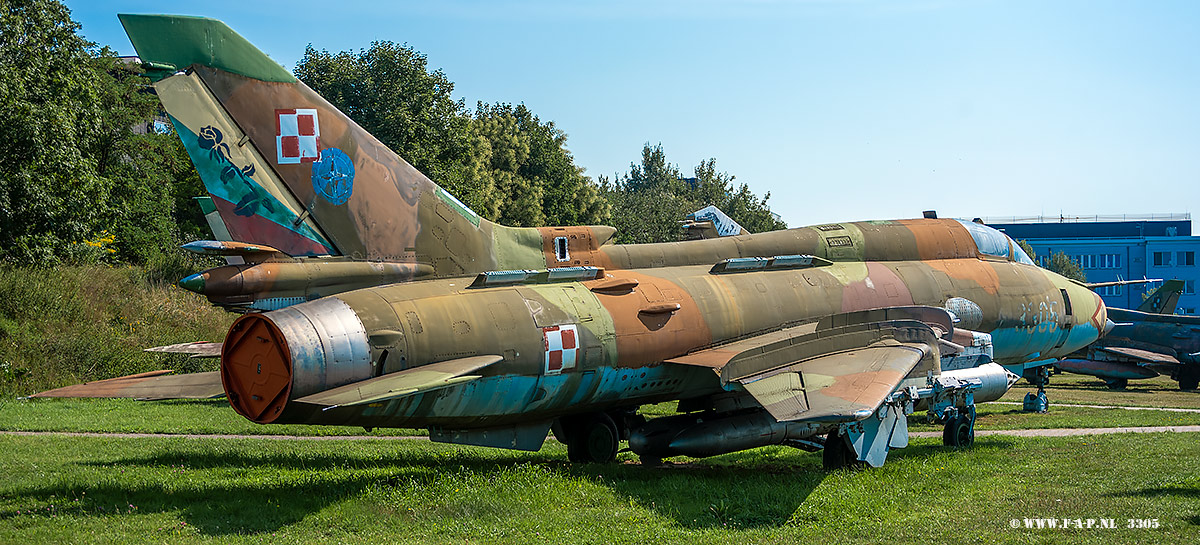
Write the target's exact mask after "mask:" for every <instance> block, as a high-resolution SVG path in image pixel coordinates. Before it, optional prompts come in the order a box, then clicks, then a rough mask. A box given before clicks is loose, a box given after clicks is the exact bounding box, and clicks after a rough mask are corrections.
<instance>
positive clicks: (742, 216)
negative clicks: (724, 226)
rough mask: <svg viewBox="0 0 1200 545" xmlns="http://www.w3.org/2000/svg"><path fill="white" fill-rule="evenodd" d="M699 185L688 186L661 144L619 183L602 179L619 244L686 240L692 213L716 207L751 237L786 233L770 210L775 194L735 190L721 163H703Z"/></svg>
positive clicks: (696, 178) (632, 166) (737, 187)
mask: <svg viewBox="0 0 1200 545" xmlns="http://www.w3.org/2000/svg"><path fill="white" fill-rule="evenodd" d="M694 173H695V175H694V180H690V181H685V179H684V176H683V174H682V172H681V171H680V170H679V167H678V166H677V165H674V164H671V163H669V162H668V161H667V158H666V153H665V152H663V149H662V144H658V145H656V146H653V147H651V146H650V144H649V143H647V144H646V145H645V146H643V147H642V160H641V163H630V165H629V172H627V173H625V174H623V175H622V176H621V177H620V178H619V179H618V180H616V181H615V182H614V181H611V180H609V179H607V178H605V177H603V176H602V177H601V178H600V186H601V188H602V190H603V194H604V197H605V198H606V199H607V200H608V202H609V204H610V205H611V206H612V209H613V210H614V211H615V212H614V214H613V218H612V225H613V227H616V228H617V242H620V243H626V244H628V243H645V242H669V241H677V240H682V238H683V230H682V229H680V227H679V223H680V222H681V221H683V219H684V218H685V217H686V216H687V215H688V214H690V213H692V212H695V211H697V210H699V209H701V208H704V207H705V206H708V205H715V206H716V207H717V208H720V209H721V211H723V212H725V213H726V214H727V215H728V216H729V217H731V218H733V219H734V220H735V221H737V222H738V223H739V224H741V225H742V227H744V228H745V229H746V230H747V231H750V232H751V233H761V232H764V231H773V230H777V229H786V228H787V224H786V223H784V222H783V221H780V220H779V219H778V218H776V217H775V215H774V214H772V213H771V209H770V208H769V207H768V206H767V199H769V198H770V197H771V194H770V193H767V194H766V195H764V196H763V197H762V198H761V199H760V198H758V197H757V196H755V195H754V193H753V192H751V191H750V188H749V187H748V186H747V185H746V184H741V185H735V184H734V183H733V181H734V176H733V175H731V174H729V173H727V172H721V171H718V170H717V162H716V159H709V160H707V161H701V162H700V164H699V165H696V168H695V169H694Z"/></svg>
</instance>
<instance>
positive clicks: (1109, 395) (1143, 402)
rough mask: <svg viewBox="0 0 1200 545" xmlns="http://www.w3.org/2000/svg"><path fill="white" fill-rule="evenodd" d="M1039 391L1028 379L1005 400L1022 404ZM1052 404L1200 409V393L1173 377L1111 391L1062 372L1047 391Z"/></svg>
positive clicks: (1091, 380)
mask: <svg viewBox="0 0 1200 545" xmlns="http://www.w3.org/2000/svg"><path fill="white" fill-rule="evenodd" d="M1036 391H1037V389H1036V388H1034V387H1033V386H1032V385H1030V384H1029V383H1028V382H1026V381H1025V380H1021V381H1020V382H1018V383H1017V384H1016V385H1015V386H1013V388H1012V389H1011V390H1009V391H1008V394H1006V395H1005V396H1004V398H1003V399H1002V401H1012V402H1019V401H1021V400H1022V398H1024V397H1025V394H1026V393H1029V392H1036ZM1046 395H1047V396H1049V398H1050V404H1051V406H1053V405H1054V404H1055V403H1076V404H1083V405H1120V406H1129V407H1177V408H1185V409H1200V392H1198V391H1195V390H1192V391H1181V390H1180V389H1179V383H1178V382H1175V381H1173V380H1171V379H1170V377H1164V376H1157V377H1154V378H1151V379H1145V380H1131V381H1129V386H1128V387H1127V388H1125V389H1124V390H1109V389H1108V387H1107V386H1105V385H1104V381H1103V380H1100V379H1098V378H1096V377H1091V376H1087V375H1074V374H1071V373H1060V374H1057V375H1053V376H1051V377H1050V385H1049V386H1048V387H1047V388H1046Z"/></svg>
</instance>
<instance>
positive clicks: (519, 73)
mask: <svg viewBox="0 0 1200 545" xmlns="http://www.w3.org/2000/svg"><path fill="white" fill-rule="evenodd" d="M66 3H67V5H68V6H69V7H70V8H71V9H72V11H73V17H74V18H75V19H76V20H77V21H79V22H81V23H82V24H83V34H84V35H85V36H86V37H87V38H88V39H90V40H93V41H96V42H99V43H101V44H108V45H110V46H112V47H113V48H115V49H116V50H118V51H119V52H121V53H122V54H133V49H132V47H131V46H130V45H129V41H128V39H127V38H126V37H125V34H124V32H123V31H122V29H121V25H120V23H119V22H118V21H117V17H116V14H117V13H124V12H128V13H180V14H187V15H203V16H207V17H213V18H217V19H221V20H223V21H225V22H226V23H227V24H228V25H229V26H231V27H232V28H233V29H234V30H236V31H238V32H239V33H241V34H242V35H243V36H245V37H246V38H248V39H249V40H250V41H251V42H253V43H255V44H256V45H258V46H259V47H260V48H261V49H263V50H264V51H266V52H267V53H268V54H269V55H271V57H272V58H274V59H275V60H277V61H279V62H280V64H282V65H283V66H284V67H286V68H288V69H292V68H294V67H295V64H296V61H297V60H299V58H300V56H301V55H302V54H303V52H304V47H305V46H306V45H307V44H309V43H311V44H312V45H313V46H315V47H316V48H318V49H327V50H330V51H338V50H345V49H358V48H363V47H367V46H369V45H370V42H371V41H373V40H391V41H395V42H402V43H408V44H409V45H411V46H413V47H414V48H416V49H417V50H419V51H421V52H423V53H425V54H426V55H427V56H428V58H429V63H430V66H431V67H434V68H441V69H442V70H443V71H445V73H446V75H447V76H448V77H449V78H450V79H451V80H452V81H453V82H454V83H455V90H454V91H455V95H456V96H457V97H461V98H464V99H466V102H467V104H469V105H474V104H475V102H476V101H484V102H497V101H500V102H513V103H525V104H526V105H527V106H529V108H530V109H531V110H532V111H533V112H534V113H536V114H537V115H538V116H540V117H541V118H542V119H543V120H552V121H554V122H555V123H556V124H557V125H558V126H559V127H560V128H562V129H563V130H565V131H566V132H567V134H568V136H569V138H568V142H567V144H568V147H569V148H570V150H571V152H572V153H573V154H574V156H575V159H576V163H577V164H579V165H580V166H583V167H585V168H586V169H587V174H589V175H591V176H597V175H608V176H612V175H613V174H615V173H618V172H624V171H625V170H627V169H628V166H629V163H630V162H631V161H633V160H635V159H639V158H640V152H641V148H642V145H643V144H644V143H646V142H650V143H660V142H661V143H662V145H663V147H664V149H665V150H666V152H667V157H668V159H669V160H671V161H672V162H675V163H678V164H679V165H680V167H681V168H682V169H683V170H684V172H685V173H689V174H690V173H691V171H692V167H693V166H695V165H696V164H697V163H699V162H700V161H702V160H705V159H707V158H709V157H715V158H716V159H717V166H718V168H719V169H720V170H725V171H728V172H730V173H732V174H734V175H735V176H736V177H737V181H738V182H744V183H747V184H749V185H750V187H751V188H752V189H753V190H754V191H755V192H756V193H759V194H762V193H764V192H767V191H769V192H770V193H771V200H770V204H771V207H772V209H773V210H774V211H776V212H777V213H779V214H780V215H781V216H782V217H783V219H784V220H785V221H787V222H788V224H789V225H791V226H801V225H811V224H816V223H823V222H830V221H849V220H862V219H889V218H904V217H919V216H920V213H921V211H922V210H925V209H936V210H938V212H939V213H940V214H941V215H942V216H943V217H947V216H956V217H967V218H970V217H975V216H1030V215H1039V214H1044V215H1048V216H1058V215H1059V214H1060V213H1062V214H1066V215H1084V214H1087V215H1090V214H1123V213H1131V214H1138V213H1150V212H1160V213H1161V212H1193V211H1194V210H1193V208H1194V207H1195V204H1196V203H1197V199H1198V198H1200V54H1197V52H1200V32H1197V30H1196V27H1197V24H1200V2H1158V1H1145V2H1105V1H1063V2H1050V1H1030V2H1024V1H1006V2H1001V1H964V2H943V1H938V0H926V1H920V0H911V1H904V0H898V1H891V2H883V1H865V0H864V1H841V2H838V1H832V0H829V1H821V0H809V1H803V0H748V1H741V2H732V1H716V0H691V1H684V0H665V1H658V2H654V1H642V2H637V1H626V0H609V1H603V2H594V1H573V2H564V1H561V0H560V1H550V0H527V1H522V2H486V1H468V0H449V1H440V2H406V1H397V2H386V3H385V2H360V1H357V0H342V1H339V2H311V1H308V0H291V1H287V2H277V1H273V0H260V1H254V2H249V1H245V0H242V1H237V2H233V1H226V0H208V1H206V2H195V1H190V2H171V1H133V0H112V1H103V0H86V1H85V0H68V1H67V2H66Z"/></svg>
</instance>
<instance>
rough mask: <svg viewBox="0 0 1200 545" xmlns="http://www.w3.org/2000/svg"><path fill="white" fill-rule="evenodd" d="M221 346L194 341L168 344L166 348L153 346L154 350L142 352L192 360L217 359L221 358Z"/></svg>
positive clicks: (219, 344) (148, 349) (149, 349)
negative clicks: (160, 353)
mask: <svg viewBox="0 0 1200 545" xmlns="http://www.w3.org/2000/svg"><path fill="white" fill-rule="evenodd" d="M223 344H224V343H213V342H208V341H195V342H190V343H179V344H170V345H167V346H155V347H154V348H147V349H145V350H143V352H166V353H169V354H187V355H188V356H190V357H193V358H219V357H221V346H222V345H223Z"/></svg>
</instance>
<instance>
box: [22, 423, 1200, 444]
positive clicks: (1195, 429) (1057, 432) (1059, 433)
mask: <svg viewBox="0 0 1200 545" xmlns="http://www.w3.org/2000/svg"><path fill="white" fill-rule="evenodd" d="M1156 432H1176V433H1200V426H1142V427H1125V428H1055V429H1043V430H976V431H975V435H978V436H984V435H1011V436H1016V437H1066V436H1070V435H1104V434H1110V433H1156ZM0 435H22V436H37V435H59V436H67V437H117V438H129V439H141V438H146V437H176V438H184V439H271V440H276V441H379V440H385V441H390V440H396V439H399V440H405V441H411V440H421V441H426V440H428V439H429V437H426V436H424V435H377V436H372V435H320V436H311V435H308V436H305V435H232V434H208V435H206V434H199V433H96V432H68V431H2V430H0ZM908 435H909V436H910V437H941V436H942V432H940V431H916V432H910V433H909V434H908Z"/></svg>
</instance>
